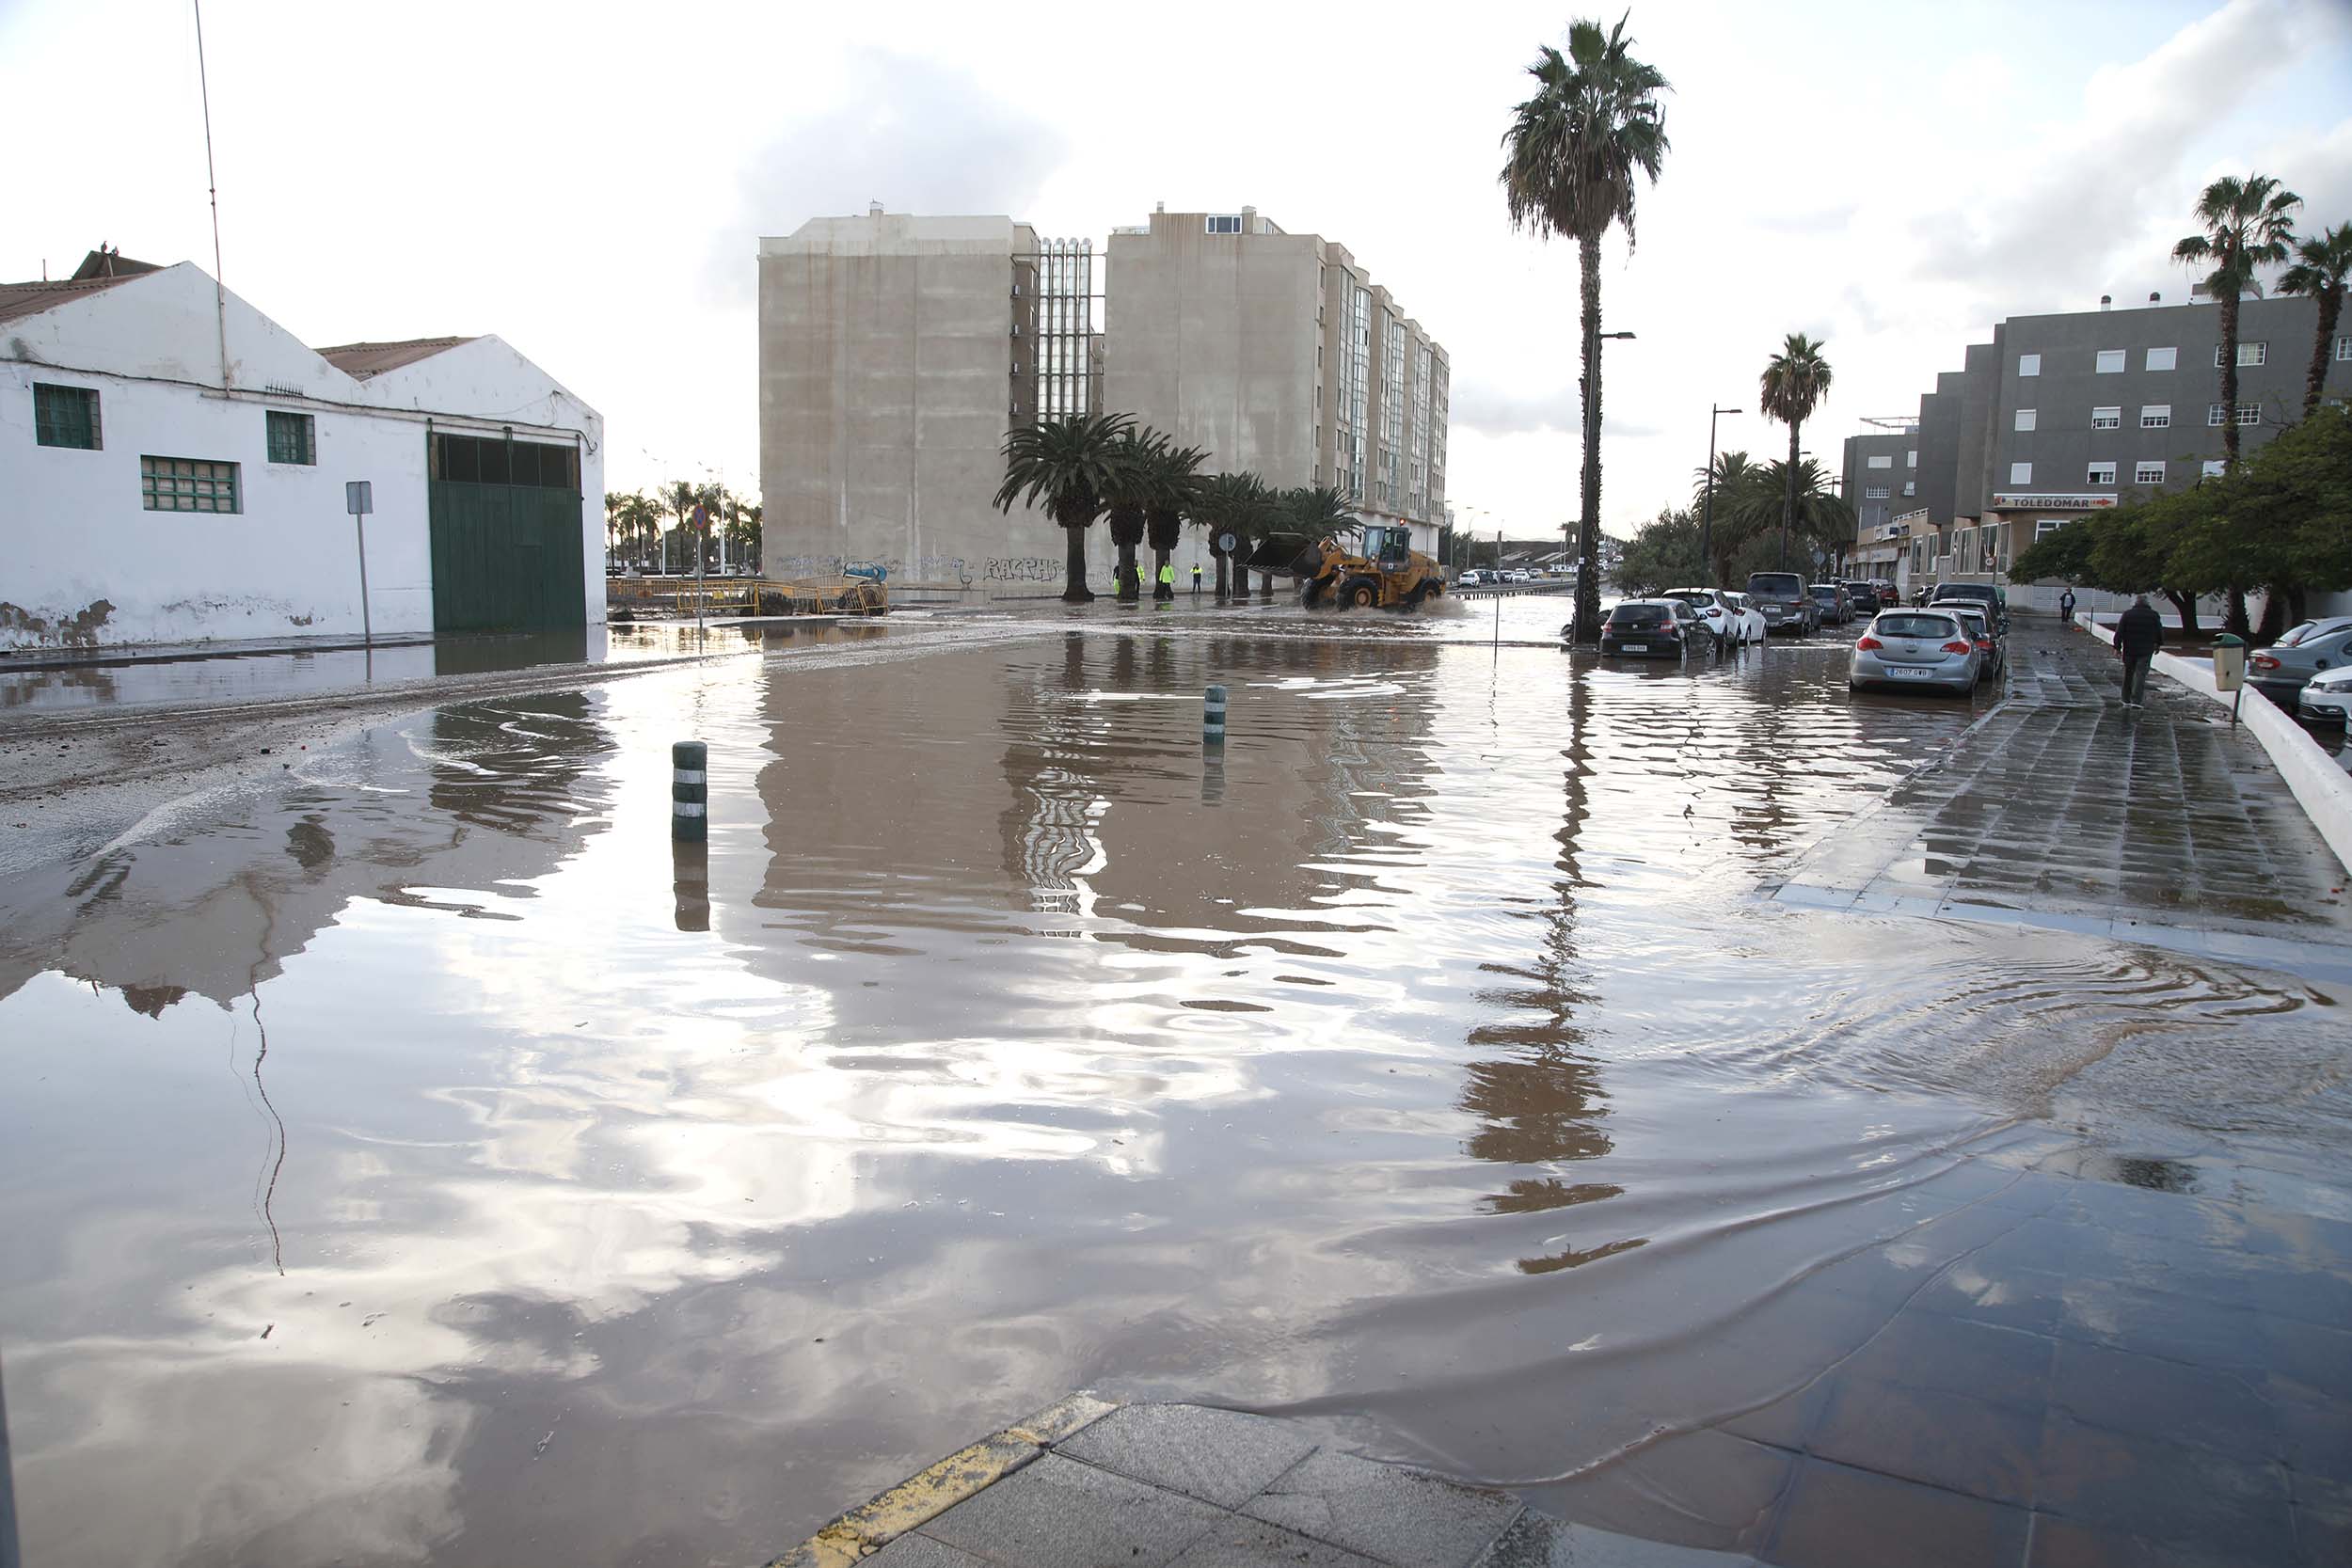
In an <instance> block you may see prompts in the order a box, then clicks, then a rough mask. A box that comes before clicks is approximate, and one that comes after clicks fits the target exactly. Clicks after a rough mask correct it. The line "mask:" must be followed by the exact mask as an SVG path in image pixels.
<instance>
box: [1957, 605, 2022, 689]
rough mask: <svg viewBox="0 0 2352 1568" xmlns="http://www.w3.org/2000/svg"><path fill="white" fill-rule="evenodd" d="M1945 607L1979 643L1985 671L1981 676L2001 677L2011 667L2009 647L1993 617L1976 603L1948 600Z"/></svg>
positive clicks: (1994, 678)
mask: <svg viewBox="0 0 2352 1568" xmlns="http://www.w3.org/2000/svg"><path fill="white" fill-rule="evenodd" d="M1943 608H1944V610H1945V613H1947V614H1948V615H1951V616H1953V617H1954V618H1955V619H1957V620H1958V621H1959V622H1960V624H1961V625H1962V626H1963V627H1965V628H1966V629H1967V632H1968V636H1969V638H1970V640H1971V641H1974V642H1975V643H1976V645H1977V652H1979V654H1982V655H1983V656H1984V671H1983V673H1982V676H1981V677H1980V678H1982V679H1984V680H1997V679H1999V678H2000V677H2001V675H2002V674H2004V673H2006V672H2007V671H2008V669H2009V649H2008V648H2007V647H2006V646H2004V642H2003V639H2002V637H2001V634H2000V633H1998V632H1996V631H1994V629H1993V618H1992V617H1991V616H1990V615H1987V614H1986V613H1985V612H1984V611H1983V610H1981V609H1979V608H1978V607H1977V606H1975V605H1963V604H1959V603H1955V602H1947V603H1946V604H1945V605H1944V607H1943Z"/></svg>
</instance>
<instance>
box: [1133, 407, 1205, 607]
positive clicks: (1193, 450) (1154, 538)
mask: <svg viewBox="0 0 2352 1568" xmlns="http://www.w3.org/2000/svg"><path fill="white" fill-rule="evenodd" d="M1208 457H1209V454H1208V452H1207V451H1203V450H1202V449H1201V448H1200V447H1171V446H1169V445H1168V444H1167V443H1166V442H1165V441H1163V442H1162V443H1161V444H1160V449H1159V451H1158V452H1157V453H1156V454H1155V455H1154V456H1153V458H1152V486H1151V495H1150V497H1149V499H1147V500H1146V502H1145V504H1144V508H1143V525H1144V531H1145V534H1146V536H1147V537H1148V539H1149V540H1150V543H1151V546H1152V598H1154V599H1172V598H1174V597H1175V596H1176V590H1175V588H1174V587H1173V586H1172V585H1170V584H1169V583H1167V582H1165V581H1162V580H1161V574H1162V573H1163V572H1165V571H1167V570H1168V555H1169V553H1170V552H1172V551H1173V550H1174V549H1175V548H1176V541H1177V539H1178V538H1179V537H1181V535H1182V534H1183V531H1184V518H1185V517H1186V516H1188V515H1190V514H1191V512H1192V508H1193V501H1194V497H1195V496H1196V495H1197V494H1198V492H1199V490H1200V465H1201V464H1203V463H1205V462H1207V461H1208Z"/></svg>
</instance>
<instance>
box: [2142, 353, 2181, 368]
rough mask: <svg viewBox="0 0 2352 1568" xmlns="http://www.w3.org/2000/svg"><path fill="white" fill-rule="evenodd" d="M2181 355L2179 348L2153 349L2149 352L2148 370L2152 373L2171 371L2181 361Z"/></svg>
mask: <svg viewBox="0 0 2352 1568" xmlns="http://www.w3.org/2000/svg"><path fill="white" fill-rule="evenodd" d="M2180 355H2181V351H2180V350H2179V349H2177V348H2152V349H2150V350H2149V351H2148V365H2147V368H2148V369H2149V370H2152V371H2169V370H2170V369H2172V367H2173V366H2174V364H2176V363H2177V362H2178V361H2179V359H2180Z"/></svg>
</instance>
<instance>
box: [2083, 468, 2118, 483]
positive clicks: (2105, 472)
mask: <svg viewBox="0 0 2352 1568" xmlns="http://www.w3.org/2000/svg"><path fill="white" fill-rule="evenodd" d="M2086 483H2091V484H2113V483H2115V465H2114V464H2112V463H2093V464H2092V465H2091V466H2090V479H2089V480H2088V481H2086Z"/></svg>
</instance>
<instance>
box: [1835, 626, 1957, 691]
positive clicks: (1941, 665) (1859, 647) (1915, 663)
mask: <svg viewBox="0 0 2352 1568" xmlns="http://www.w3.org/2000/svg"><path fill="white" fill-rule="evenodd" d="M1983 668H1984V656H1983V654H1981V653H1980V652H1979V651H1978V648H1977V641H1976V639H1975V638H1973V637H1971V636H1969V635H1968V631H1967V628H1965V627H1964V626H1962V625H1961V624H1960V617H1959V616H1957V615H1955V614H1952V613H1949V612H1947V611H1944V610H1882V611H1881V612H1880V613H1879V615H1878V616H1877V618H1876V619H1874V620H1872V621H1871V623H1870V627H1869V629H1868V630H1867V631H1865V632H1864V633H1863V634H1862V635H1861V636H1860V637H1857V638H1856V639H1854V645H1853V662H1852V664H1851V666H1850V667H1849V668H1848V670H1847V672H1846V687H1847V689H1849V690H1851V691H1860V690H1862V689H1864V688H1866V687H1873V686H1894V687H1913V686H1916V687H1925V688H1927V689H1930V690H1937V691H1951V692H1956V693H1958V694H1959V695H1961V696H1963V697H1965V696H1967V695H1968V694H1969V693H1970V692H1971V691H1974V690H1975V689H1976V688H1977V681H1978V678H1979V675H1980V674H1981V673H1982V671H1983Z"/></svg>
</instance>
